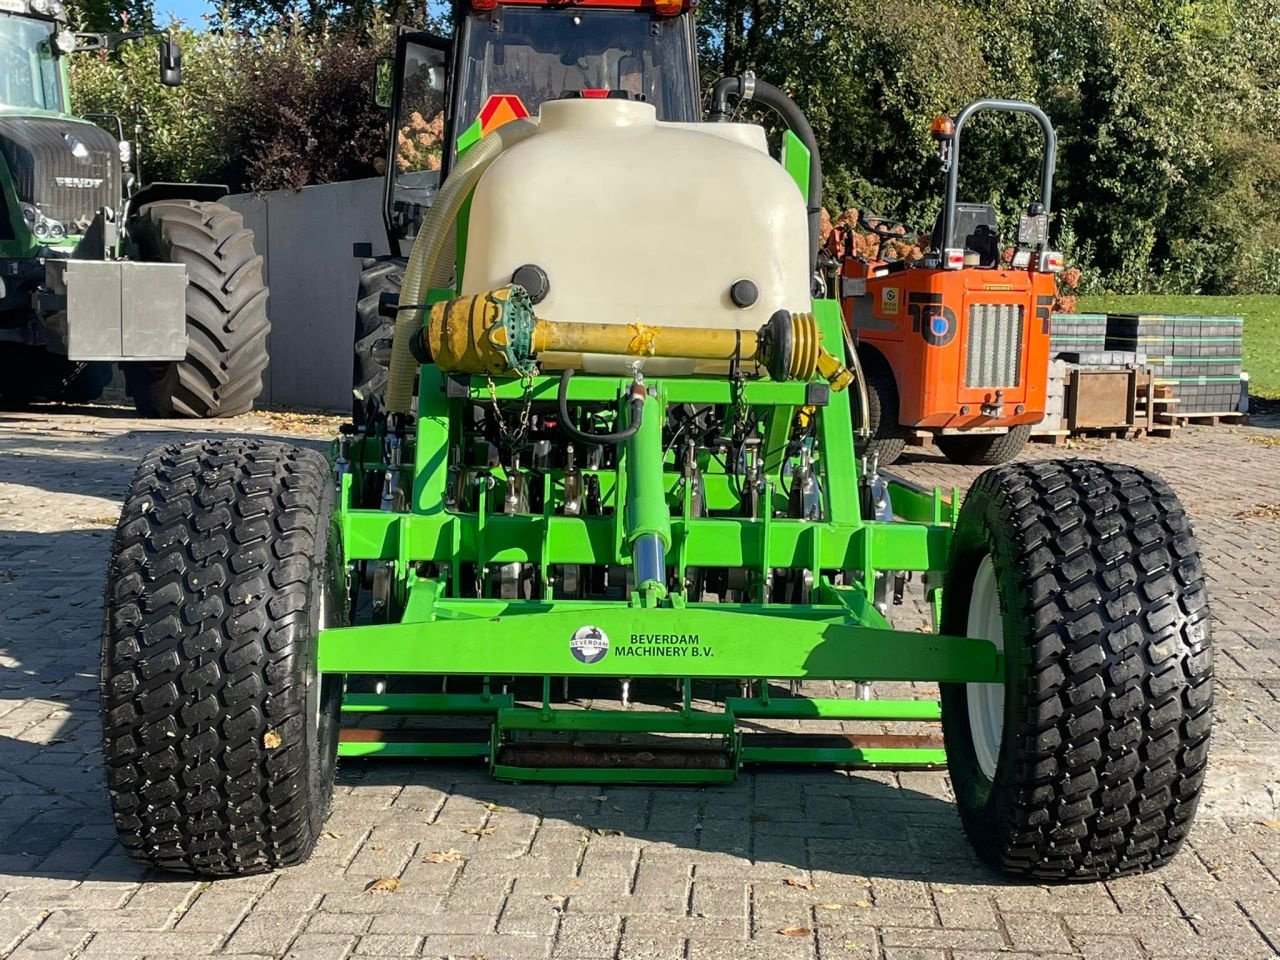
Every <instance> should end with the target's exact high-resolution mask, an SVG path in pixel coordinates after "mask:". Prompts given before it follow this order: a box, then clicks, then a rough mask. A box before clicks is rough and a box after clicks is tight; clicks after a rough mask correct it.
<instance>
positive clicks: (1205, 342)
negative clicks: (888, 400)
mask: <svg viewBox="0 0 1280 960" xmlns="http://www.w3.org/2000/svg"><path fill="white" fill-rule="evenodd" d="M1243 334H1244V321H1243V320H1242V319H1241V318H1240V317H1197V316H1180V317H1170V316H1157V315H1149V314H1142V315H1139V314H1115V313H1113V314H1111V315H1110V316H1109V317H1108V318H1107V338H1106V349H1107V350H1109V351H1128V352H1133V353H1141V354H1145V355H1146V362H1147V365H1148V366H1149V367H1150V369H1151V372H1152V374H1153V375H1154V376H1155V378H1156V382H1157V383H1164V384H1168V385H1169V386H1171V387H1172V389H1173V395H1174V396H1175V397H1177V398H1178V406H1177V411H1178V413H1179V414H1196V413H1201V414H1203V413H1227V412H1232V411H1235V410H1236V409H1237V408H1238V405H1239V402H1240V396H1241V376H1242V371H1241V343H1242V338H1243Z"/></svg>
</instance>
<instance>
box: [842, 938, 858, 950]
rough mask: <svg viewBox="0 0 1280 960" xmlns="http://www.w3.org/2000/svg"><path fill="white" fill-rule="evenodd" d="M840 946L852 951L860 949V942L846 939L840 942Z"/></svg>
mask: <svg viewBox="0 0 1280 960" xmlns="http://www.w3.org/2000/svg"><path fill="white" fill-rule="evenodd" d="M840 946H842V947H843V948H844V949H845V950H847V951H848V952H849V953H853V952H854V951H855V950H861V949H862V944H860V943H859V942H858V941H857V940H846V941H845V942H844V943H842V944H840Z"/></svg>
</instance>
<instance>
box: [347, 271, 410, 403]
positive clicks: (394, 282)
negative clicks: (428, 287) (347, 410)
mask: <svg viewBox="0 0 1280 960" xmlns="http://www.w3.org/2000/svg"><path fill="white" fill-rule="evenodd" d="M406 263H407V261H406V260H405V258H404V257H373V258H370V259H366V260H365V261H364V262H363V263H362V264H361V270H360V289H359V291H358V292H357V293H356V325H355V336H354V338H353V344H354V346H353V351H352V353H353V356H352V366H351V419H352V422H353V423H355V425H356V426H360V425H362V424H365V423H368V422H369V421H370V420H372V418H373V417H374V416H376V415H377V412H378V411H379V410H380V409H381V408H382V397H383V394H384V393H385V392H386V389H387V368H386V367H384V366H383V365H382V364H380V363H378V362H377V361H376V360H374V359H373V347H374V344H376V343H377V342H378V341H379V340H383V339H386V338H389V337H390V336H391V335H392V333H394V332H395V323H394V321H392V320H389V319H387V318H386V317H384V316H382V315H381V314H379V313H378V305H379V303H380V301H381V298H382V295H383V294H384V293H394V294H396V295H397V296H399V294H400V287H401V285H403V283H404V268H405V265H406Z"/></svg>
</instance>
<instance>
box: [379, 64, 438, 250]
mask: <svg viewBox="0 0 1280 960" xmlns="http://www.w3.org/2000/svg"><path fill="white" fill-rule="evenodd" d="M445 64H446V57H445V53H444V51H443V50H442V49H439V48H436V47H431V46H425V45H423V44H419V43H409V44H407V45H406V46H405V51H404V74H403V80H402V81H401V85H400V107H399V113H398V114H397V116H396V129H395V137H396V146H395V165H396V168H395V179H394V181H393V187H392V194H391V210H390V215H391V222H392V225H393V227H394V229H395V232H396V235H397V236H399V237H402V238H403V239H404V240H406V241H411V240H412V239H413V238H414V237H416V236H417V234H418V228H419V227H420V226H421V225H422V218H423V216H425V214H426V211H427V210H428V209H429V208H430V206H431V204H432V203H433V202H434V200H435V196H436V191H437V190H438V189H439V187H440V167H441V161H442V158H443V155H444V113H445V110H444V106H445V104H444V91H445Z"/></svg>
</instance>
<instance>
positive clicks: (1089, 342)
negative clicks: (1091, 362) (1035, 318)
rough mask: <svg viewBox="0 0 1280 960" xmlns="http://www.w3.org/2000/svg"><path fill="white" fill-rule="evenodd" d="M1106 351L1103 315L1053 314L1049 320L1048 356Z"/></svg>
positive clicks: (1105, 327)
mask: <svg viewBox="0 0 1280 960" xmlns="http://www.w3.org/2000/svg"><path fill="white" fill-rule="evenodd" d="M1106 349H1107V315H1106V314H1105V313H1055V314H1054V315H1053V316H1051V317H1050V318H1049V356H1050V357H1056V356H1058V355H1059V354H1063V353H1097V352H1099V351H1102V350H1106Z"/></svg>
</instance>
